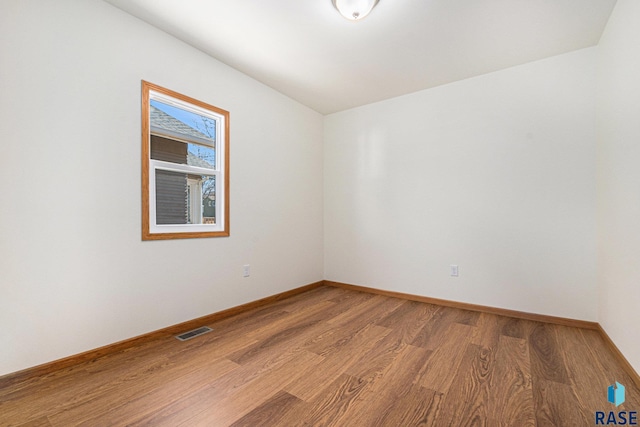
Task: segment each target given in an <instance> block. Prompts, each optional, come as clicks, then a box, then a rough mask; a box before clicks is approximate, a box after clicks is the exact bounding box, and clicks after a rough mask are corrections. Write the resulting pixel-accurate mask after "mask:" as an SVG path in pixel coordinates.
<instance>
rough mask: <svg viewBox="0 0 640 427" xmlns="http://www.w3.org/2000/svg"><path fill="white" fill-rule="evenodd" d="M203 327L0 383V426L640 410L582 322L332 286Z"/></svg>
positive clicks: (442, 421)
mask: <svg viewBox="0 0 640 427" xmlns="http://www.w3.org/2000/svg"><path fill="white" fill-rule="evenodd" d="M207 326H210V327H212V328H214V331H213V332H210V333H208V334H205V335H202V336H200V337H197V338H194V339H192V340H189V341H186V342H181V341H178V340H176V339H175V338H173V337H170V336H167V337H165V338H161V339H158V340H156V341H153V342H146V343H141V344H139V345H137V346H135V347H132V348H129V349H127V350H124V351H121V352H119V353H115V354H111V355H107V356H103V357H100V358H97V359H95V360H91V361H87V362H84V363H82V364H79V365H76V366H72V367H70V368H66V369H61V370H59V371H56V372H53V373H51V374H49V375H46V376H42V377H37V378H32V379H29V380H26V381H23V382H21V383H16V384H10V385H9V386H6V387H4V388H0V426H20V427H26V426H31V427H36V426H42V427H45V426H46V427H56V426H64V427H67V426H91V427H94V426H125V425H126V426H172V427H175V426H234V427H239V426H247V427H248V426H251V427H255V426H393V427H397V426H518V427H520V426H588V425H594V424H595V411H606V412H608V411H610V410H616V411H622V410H626V411H640V391H639V390H638V389H637V388H636V387H635V386H634V384H633V381H632V380H631V379H630V378H629V377H628V375H627V374H626V373H625V371H624V369H623V367H622V366H621V365H620V364H619V363H618V361H617V360H616V359H615V357H614V356H613V354H612V353H611V352H610V350H609V348H608V347H607V346H606V344H605V342H604V341H603V339H602V338H601V336H600V335H599V334H598V333H597V332H596V331H592V330H587V329H578V328H572V327H568V326H558V325H551V324H546V323H539V322H534V321H527V320H520V319H514V318H509V317H504V316H497V315H493V314H487V313H479V312H472V311H466V310H460V309H455V308H449V307H441V306H436V305H431V304H426V303H420V302H415V301H408V300H403V299H398V298H391V297H387V296H381V295H373V294H369V293H363V292H357V291H352V290H346V289H340V288H334V287H328V286H322V287H319V288H316V289H313V290H311V291H308V292H305V293H303V294H299V295H296V296H294V297H291V298H288V299H286V300H282V301H278V302H275V303H272V304H270V305H268V306H265V307H261V308H257V309H253V310H251V311H248V312H245V313H241V314H238V315H235V316H233V317H230V318H226V319H223V320H220V321H218V322H216V323H213V324H209V325H207ZM615 381H618V382H620V383H622V384H624V385H625V386H626V402H625V403H624V404H622V405H621V406H619V407H618V408H615V407H614V406H613V405H611V404H610V403H608V402H607V387H608V386H609V385H610V384H613V383H614V382H615Z"/></svg>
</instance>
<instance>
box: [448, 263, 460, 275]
mask: <svg viewBox="0 0 640 427" xmlns="http://www.w3.org/2000/svg"><path fill="white" fill-rule="evenodd" d="M449 267H450V271H451V277H458V275H459V274H458V273H459V272H458V266H457V265H453V264H452V265H450V266H449Z"/></svg>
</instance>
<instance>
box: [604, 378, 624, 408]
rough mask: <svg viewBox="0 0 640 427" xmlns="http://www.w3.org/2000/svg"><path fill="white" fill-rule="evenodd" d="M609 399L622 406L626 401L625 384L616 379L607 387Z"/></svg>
mask: <svg viewBox="0 0 640 427" xmlns="http://www.w3.org/2000/svg"><path fill="white" fill-rule="evenodd" d="M607 400H609V402H610V403H613V404H614V405H616V406H620V405H622V404H623V403H624V386H623V385H622V384H620V383H619V382H618V381H616V383H615V384H612V385H610V386H609V388H608V389H607Z"/></svg>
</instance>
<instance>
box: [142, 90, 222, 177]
mask: <svg viewBox="0 0 640 427" xmlns="http://www.w3.org/2000/svg"><path fill="white" fill-rule="evenodd" d="M149 104H150V106H149V119H150V125H151V158H152V159H154V160H163V161H167V162H173V163H178V164H183V165H186V164H188V165H191V166H198V167H201V168H206V169H216V140H215V139H216V124H217V123H216V120H214V119H212V118H209V117H205V116H202V115H199V114H196V113H193V112H191V111H187V110H185V109H181V108H178V107H174V106H172V105H168V104H164V103H162V102H159V101H157V100H153V99H152V100H151V101H150V103H149Z"/></svg>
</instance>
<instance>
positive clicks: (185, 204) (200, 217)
mask: <svg viewBox="0 0 640 427" xmlns="http://www.w3.org/2000/svg"><path fill="white" fill-rule="evenodd" d="M156 223H157V224H158V225H169V224H216V177H215V176H208V175H193V174H187V173H182V172H171V171H165V170H161V169H156Z"/></svg>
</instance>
